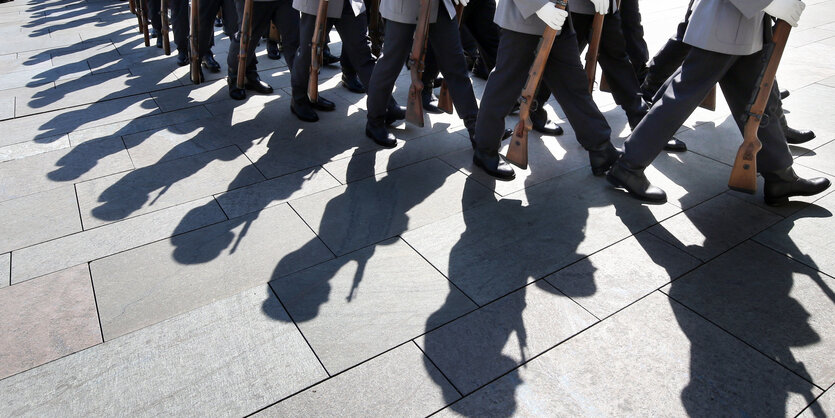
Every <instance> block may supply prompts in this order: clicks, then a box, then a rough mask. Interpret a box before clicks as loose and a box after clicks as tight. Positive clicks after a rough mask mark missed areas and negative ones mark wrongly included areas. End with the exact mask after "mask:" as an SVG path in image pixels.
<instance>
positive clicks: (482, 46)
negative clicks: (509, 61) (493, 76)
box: [462, 0, 501, 71]
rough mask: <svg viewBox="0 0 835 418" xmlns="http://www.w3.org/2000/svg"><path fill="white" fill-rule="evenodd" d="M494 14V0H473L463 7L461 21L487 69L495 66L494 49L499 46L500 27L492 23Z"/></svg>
mask: <svg viewBox="0 0 835 418" xmlns="http://www.w3.org/2000/svg"><path fill="white" fill-rule="evenodd" d="M495 14H496V2H495V0H473V1H471V2H470V3H469V4H467V7H466V8H465V9H464V18H463V22H462V24H463V25H464V26H465V27H466V28H467V29H468V30H469V31H470V34H472V36H473V38H475V40H476V43H477V44H478V52H479V56H480V57H481V60H482V62H484V65H485V66H486V67H487V71H490V70H492V69H493V67H495V66H496V51H497V50H498V48H499V38H500V30H501V29H499V26H498V25H496V24H495V23H493V16H494V15H495Z"/></svg>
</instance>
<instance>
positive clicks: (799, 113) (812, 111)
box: [780, 84, 835, 154]
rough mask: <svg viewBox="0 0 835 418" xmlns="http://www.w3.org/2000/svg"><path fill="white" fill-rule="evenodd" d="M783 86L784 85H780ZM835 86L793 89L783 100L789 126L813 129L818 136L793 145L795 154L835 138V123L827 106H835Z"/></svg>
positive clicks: (812, 86)
mask: <svg viewBox="0 0 835 418" xmlns="http://www.w3.org/2000/svg"><path fill="white" fill-rule="evenodd" d="M780 87H781V88H782V87H783V86H782V85H781V86H780ZM833 95H835V87H828V86H825V85H822V84H813V85H811V86H807V87H804V88H802V89H796V90H792V91H791V96H789V97H787V98H786V100H784V101H783V107H784V109H785V110H786V112H787V114H786V120H787V121H788V122H789V126H792V127H794V128H797V129H811V130H812V131H814V132H815V135H816V138H815V139H813V140H812V141H809V142H807V143H805V144H800V145H792V146H791V148H792V150H793V151H794V152H795V154H799V153H801V152H802V151H804V150H812V149H816V148H818V147H820V146H821V145H823V144H826V143H828V142H830V141H832V140H833V139H835V123H833V122H832V121H831V120H830V114H829V112H827V107H830V106H835V99H834V98H832V96H833Z"/></svg>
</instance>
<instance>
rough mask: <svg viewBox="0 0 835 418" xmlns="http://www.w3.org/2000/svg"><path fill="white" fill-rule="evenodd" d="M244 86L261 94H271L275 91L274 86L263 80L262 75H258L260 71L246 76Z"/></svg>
mask: <svg viewBox="0 0 835 418" xmlns="http://www.w3.org/2000/svg"><path fill="white" fill-rule="evenodd" d="M244 87H246V89H247V90H252V91H254V92H256V93H261V94H271V93H272V92H273V87H272V86H271V85H269V84H267V83H266V82H264V81H262V80H261V77H259V76H258V73H254V74H253V75H248V76H247V77H246V84H245V86H244Z"/></svg>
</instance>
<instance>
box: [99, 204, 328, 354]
mask: <svg viewBox="0 0 835 418" xmlns="http://www.w3.org/2000/svg"><path fill="white" fill-rule="evenodd" d="M212 204H214V203H212ZM201 210H202V209H201V208H196V209H193V210H192V211H190V212H189V213H188V214H187V215H186V218H184V220H183V223H186V222H188V219H189V218H191V217H193V216H198V215H199V213H200V212H199V211H201ZM279 237H280V238H279ZM329 258H332V256H331V253H330V252H329V251H328V250H327V248H325V246H324V245H322V243H321V241H319V240H318V239H317V238H316V237H315V236H314V235H313V233H312V232H311V231H310V228H308V227H307V225H305V224H304V222H302V221H301V219H299V218H298V216H297V215H296V214H295V213H294V212H293V211H292V209H290V208H289V207H288V206H287V205H279V206H276V207H273V208H270V209H267V210H264V211H262V212H260V213H257V214H252V215H251V216H249V217H243V218H236V219H233V220H230V221H226V222H223V223H220V224H215V225H211V226H208V227H205V228H201V229H198V230H196V231H192V232H189V233H186V234H182V235H177V236H174V237H172V238H170V239H167V240H164V241H159V242H155V243H152V244H149V245H146V246H143V247H139V248H135V249H132V250H129V251H125V252H122V253H119V254H116V255H113V256H110V257H106V258H103V259H100V260H96V261H93V262H92V263H91V264H90V269H91V271H92V274H93V283H94V284H95V287H96V297H97V301H98V306H99V314H100V316H101V322H102V330H103V334H104V338H105V340H112V339H114V338H116V337H118V336H120V335H124V334H127V333H129V332H131V331H135V330H137V329H140V328H143V327H146V326H148V325H152V324H155V323H157V322H160V321H163V320H166V319H168V318H171V317H173V316H176V315H179V314H182V313H185V312H188V311H190V310H192V309H195V308H198V307H200V306H203V305H206V304H208V303H211V302H213V301H215V300H219V299H222V298H224V297H228V296H230V295H233V294H235V293H236V292H240V291H241V290H243V289H247V288H250V287H253V286H256V285H259V284H263V283H266V282H268V281H269V280H271V279H273V278H275V277H278V276H280V275H285V274H289V273H293V272H295V271H298V270H301V269H303V268H305V267H308V266H311V265H314V264H317V263H320V262H322V261H325V260H327V259H329ZM282 259H284V260H285V262H284V263H283V264H281V265H280V266H279V267H278V268H277V267H276V265H277V264H279V261H280V260H282Z"/></svg>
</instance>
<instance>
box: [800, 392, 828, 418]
mask: <svg viewBox="0 0 835 418" xmlns="http://www.w3.org/2000/svg"><path fill="white" fill-rule="evenodd" d="M833 413H835V391H833V390H832V388H831V387H830V388H829V389H828V390H827V391H826V392H824V393H823V395H821V397H819V398H818V400H816V401H815V402H814V403H813V404H812V405H810V406H809V407H808V408H806V409H805V410H804V411H803V413H802V414H800V415H799V416H800V417H801V418H812V417H820V416H823V415H827V416H828V415H831V414H833Z"/></svg>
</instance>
